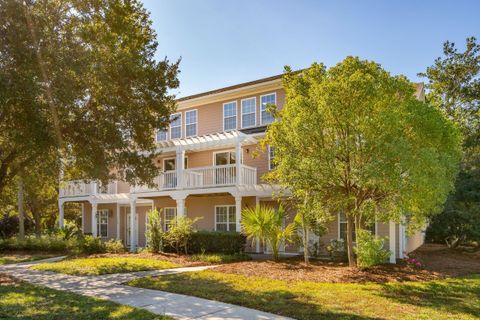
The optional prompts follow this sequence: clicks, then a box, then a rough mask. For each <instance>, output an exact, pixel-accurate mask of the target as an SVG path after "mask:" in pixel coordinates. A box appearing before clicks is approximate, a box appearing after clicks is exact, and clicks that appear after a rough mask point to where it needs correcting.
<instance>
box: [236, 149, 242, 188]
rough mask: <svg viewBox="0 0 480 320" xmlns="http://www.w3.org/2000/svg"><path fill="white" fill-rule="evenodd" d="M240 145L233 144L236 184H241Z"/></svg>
mask: <svg viewBox="0 0 480 320" xmlns="http://www.w3.org/2000/svg"><path fill="white" fill-rule="evenodd" d="M241 167H242V145H241V143H240V141H237V143H236V144H235V172H236V176H237V184H242V172H241V171H240V170H241Z"/></svg>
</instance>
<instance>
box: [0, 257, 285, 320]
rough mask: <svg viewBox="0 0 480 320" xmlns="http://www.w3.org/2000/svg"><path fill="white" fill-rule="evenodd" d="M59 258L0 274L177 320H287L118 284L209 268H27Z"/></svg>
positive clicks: (1, 269) (11, 267)
mask: <svg viewBox="0 0 480 320" xmlns="http://www.w3.org/2000/svg"><path fill="white" fill-rule="evenodd" d="M62 258H63V257H57V258H51V259H45V260H39V261H34V262H27V263H18V264H10V265H3V266H0V272H3V273H6V274H9V275H11V276H13V277H15V278H18V279H21V280H24V281H27V282H30V283H32V284H36V285H40V286H45V287H48V288H52V289H56V290H62V291H69V292H73V293H77V294H81V295H85V296H92V297H97V298H102V299H106V300H111V301H114V302H117V303H120V304H125V305H129V306H133V307H137V308H142V309H146V310H148V311H150V312H153V313H155V314H160V315H169V316H172V317H175V318H177V319H185V320H187V319H209V320H220V319H231V320H238V319H245V320H250V319H251V320H270V319H290V318H286V317H281V316H277V315H274V314H270V313H266V312H261V311H257V310H254V309H249V308H244V307H240V306H236V305H232V304H228V303H223V302H217V301H212V300H206V299H201V298H196V297H191V296H186V295H182V294H176V293H168V292H163V291H157V290H149V289H142V288H135V287H130V286H126V285H122V284H120V283H123V282H125V281H129V280H132V279H136V278H139V277H145V276H149V275H153V276H158V275H162V274H163V275H164V274H173V273H179V272H192V271H199V270H204V269H206V268H211V267H192V268H178V269H166V270H154V271H142V272H132V273H126V274H111V275H102V276H86V277H80V276H70V275H66V274H60V273H54V272H49V271H37V270H32V269H29V267H30V266H32V265H34V264H37V263H42V262H52V261H57V260H61V259H62Z"/></svg>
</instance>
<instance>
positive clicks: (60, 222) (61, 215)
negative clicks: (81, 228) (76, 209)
mask: <svg viewBox="0 0 480 320" xmlns="http://www.w3.org/2000/svg"><path fill="white" fill-rule="evenodd" d="M58 211H59V215H58V227H59V228H60V229H61V228H63V226H64V221H63V218H64V211H63V201H62V200H59V201H58Z"/></svg>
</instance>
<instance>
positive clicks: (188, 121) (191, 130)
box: [185, 110, 198, 137]
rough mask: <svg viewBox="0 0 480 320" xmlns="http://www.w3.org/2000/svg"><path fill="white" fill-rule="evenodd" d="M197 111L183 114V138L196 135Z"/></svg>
mask: <svg viewBox="0 0 480 320" xmlns="http://www.w3.org/2000/svg"><path fill="white" fill-rule="evenodd" d="M197 121H198V120H197V110H190V111H187V112H185V137H192V136H196V135H197Z"/></svg>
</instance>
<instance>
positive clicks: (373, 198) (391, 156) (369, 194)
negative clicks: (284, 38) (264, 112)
mask: <svg viewBox="0 0 480 320" xmlns="http://www.w3.org/2000/svg"><path fill="white" fill-rule="evenodd" d="M284 87H285V90H286V103H285V105H284V107H283V109H282V110H275V111H274V114H275V117H276V121H275V122H274V123H273V124H271V126H270V127H269V129H268V131H267V137H266V140H265V142H266V143H268V144H270V145H272V146H274V148H275V159H274V162H275V165H276V167H275V170H273V171H271V173H270V174H269V175H268V176H267V177H268V179H270V180H271V181H275V182H277V183H280V184H281V185H283V186H284V187H286V188H288V189H290V191H291V192H292V193H293V195H294V196H296V197H297V198H299V199H300V201H298V202H299V203H302V201H301V199H304V197H305V196H306V195H308V196H309V197H310V198H311V199H312V200H311V201H312V202H313V203H314V204H315V206H314V207H315V208H316V209H315V210H316V212H317V214H319V215H332V214H337V213H338V212H344V213H345V214H346V215H347V242H348V249H349V260H350V263H351V264H354V261H353V253H352V249H353V244H352V243H353V241H352V240H353V239H352V233H353V225H354V224H355V226H356V227H357V228H362V227H363V226H365V225H366V224H368V223H371V222H373V221H375V219H378V220H381V221H388V220H390V219H393V220H396V221H400V219H401V216H402V215H404V216H406V217H407V219H408V220H409V222H410V227H411V228H414V227H415V226H418V225H421V224H423V223H425V221H426V219H427V218H428V217H429V216H431V215H432V214H434V213H437V212H439V211H440V210H441V208H442V205H443V203H444V201H445V199H446V197H447V195H448V193H449V192H450V191H451V190H452V187H453V181H454V177H455V175H456V174H457V167H458V160H459V157H460V148H459V143H460V134H459V132H458V130H457V128H456V127H455V125H454V124H453V123H452V122H451V121H450V120H448V119H447V118H446V117H445V116H444V115H443V114H442V112H440V111H439V110H438V109H436V108H434V107H432V106H430V105H428V104H426V103H424V102H422V101H419V100H417V99H416V97H415V96H414V91H415V85H414V84H413V83H411V82H409V81H408V80H407V79H406V78H405V77H403V76H392V75H390V74H389V73H388V72H387V71H385V70H383V69H382V68H381V66H380V65H379V64H377V63H374V62H371V61H364V60H360V59H359V58H356V57H347V58H346V59H345V60H344V61H342V62H341V63H339V64H337V65H336V66H334V67H332V68H330V69H328V70H327V69H326V67H325V66H324V65H322V64H313V65H312V66H311V67H310V68H309V69H306V70H303V71H301V72H299V73H294V72H292V71H291V70H290V68H288V67H287V68H286V70H285V75H284Z"/></svg>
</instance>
